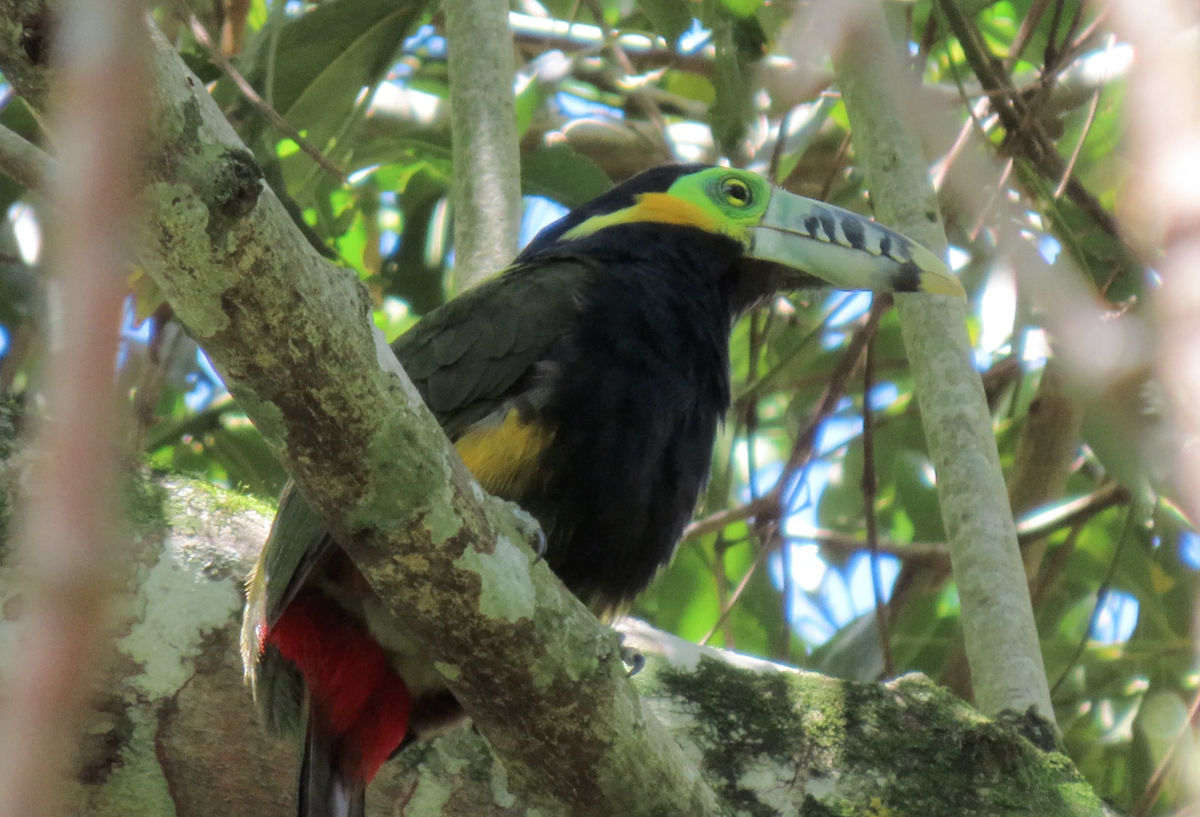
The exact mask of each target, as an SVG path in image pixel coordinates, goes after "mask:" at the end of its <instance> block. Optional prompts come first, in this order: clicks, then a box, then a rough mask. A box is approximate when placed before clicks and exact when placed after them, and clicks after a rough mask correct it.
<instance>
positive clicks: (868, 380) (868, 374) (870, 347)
mask: <svg viewBox="0 0 1200 817" xmlns="http://www.w3.org/2000/svg"><path fill="white" fill-rule="evenodd" d="M877 308H878V304H876V305H874V306H872V309H877ZM874 364H875V335H874V333H872V335H871V338H870V339H869V340H868V341H867V351H866V358H865V360H864V361H863V396H862V421H863V430H862V434H863V436H862V447H863V471H862V494H863V515H864V518H865V519H866V524H867V550H868V552H869V553H870V554H871V588H872V589H873V590H874V591H875V624H876V626H877V627H878V628H879V650H880V653H881V654H882V655H883V677H884V678H891V677H892V676H893V675H895V674H896V662H895V659H894V658H893V657H892V640H891V627H890V626H889V624H888V607H887V602H886V601H885V599H884V597H883V577H882V576H881V575H880V572H879V528H878V521H877V520H876V518H875V499H876V495H877V493H878V490H879V481H878V479H877V478H876V474H875V424H874V422H873V419H874V418H873V416H872V415H873V413H874V412H873V410H872V408H871V389H872V388H874V385H875V365H874Z"/></svg>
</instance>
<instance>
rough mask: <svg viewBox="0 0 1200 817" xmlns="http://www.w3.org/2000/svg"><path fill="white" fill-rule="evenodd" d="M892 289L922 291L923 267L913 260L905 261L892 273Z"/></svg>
mask: <svg viewBox="0 0 1200 817" xmlns="http://www.w3.org/2000/svg"><path fill="white" fill-rule="evenodd" d="M892 289H894V290H895V291H896V292H920V291H921V268H920V267H918V266H917V265H916V263H915V262H913V261H905V262H904V263H903V264H901V265H900V268H899V269H897V270H896V272H895V273H893V275H892Z"/></svg>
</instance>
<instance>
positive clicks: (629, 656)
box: [620, 633, 646, 678]
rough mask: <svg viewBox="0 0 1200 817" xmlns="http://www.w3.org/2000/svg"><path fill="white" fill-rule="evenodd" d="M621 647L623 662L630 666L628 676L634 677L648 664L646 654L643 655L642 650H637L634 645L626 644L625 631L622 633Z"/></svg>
mask: <svg viewBox="0 0 1200 817" xmlns="http://www.w3.org/2000/svg"><path fill="white" fill-rule="evenodd" d="M620 649H621V663H623V664H624V665H625V666H627V667H629V672H628V673H626V677H628V678H632V677H633V676H635V675H637V674H638V673H639V672H641V671H642V668H643V667H645V666H646V656H644V655H642V653H641V651H640V650H636V649H634V648H633V647H626V646H625V634H624V633H621V647H620Z"/></svg>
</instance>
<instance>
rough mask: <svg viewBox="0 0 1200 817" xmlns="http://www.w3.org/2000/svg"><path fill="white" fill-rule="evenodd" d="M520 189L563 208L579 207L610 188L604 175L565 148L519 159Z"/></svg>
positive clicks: (542, 150) (554, 147)
mask: <svg viewBox="0 0 1200 817" xmlns="http://www.w3.org/2000/svg"><path fill="white" fill-rule="evenodd" d="M521 187H522V189H523V190H524V192H526V193H528V194H530V195H534V196H545V197H546V198H548V199H553V200H554V201H557V202H558V203H560V204H562V205H565V206H566V207H578V206H579V205H581V204H585V203H587V202H589V201H591V200H592V199H594V198H596V196H599V195H600V194H601V193H603V192H604V191H606V190H608V189H609V188H610V187H612V182H610V181H609V179H608V176H606V175H604V171H603V170H601V169H600V167H599V166H598V165H597V164H596V163H595V162H593V161H592V160H591V159H589V158H588V157H586V156H584V155H583V154H581V153H576V152H575V151H574V150H572V149H571V148H569V147H567V146H566V145H550V146H548V147H543V148H538V149H537V150H535V151H534V152H533V153H530V154H529V155H528V156H525V157H523V158H522V159H521Z"/></svg>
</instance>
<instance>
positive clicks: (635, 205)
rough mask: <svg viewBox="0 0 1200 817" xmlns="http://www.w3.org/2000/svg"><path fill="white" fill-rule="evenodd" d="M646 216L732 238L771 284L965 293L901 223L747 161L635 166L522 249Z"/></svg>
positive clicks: (615, 228) (612, 232)
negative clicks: (798, 189) (806, 189)
mask: <svg viewBox="0 0 1200 817" xmlns="http://www.w3.org/2000/svg"><path fill="white" fill-rule="evenodd" d="M646 223H654V224H668V225H676V226H679V227H684V228H690V229H698V230H702V231H704V232H706V233H712V234H718V235H722V236H725V237H727V238H730V239H732V240H733V241H735V242H737V244H738V245H740V246H741V248H742V257H743V258H744V259H745V260H747V261H749V262H751V263H750V264H748V265H745V268H746V270H747V273H748V274H751V275H753V276H754V277H755V279H756V280H758V281H760V282H762V286H763V288H765V289H770V290H781V289H803V288H810V287H813V286H814V285H816V286H819V285H821V283H822V282H823V283H824V285H825V286H832V287H835V288H837V289H870V290H877V291H881V292H936V293H941V294H945V295H955V296H958V297H960V298H964V297H966V295H965V292H964V291H963V288H962V284H960V283H959V281H958V278H956V277H955V276H954V274H953V273H952V272H951V271H950V270H949V268H948V267H947V266H946V264H945V263H943V262H942V260H941V259H939V258H938V257H937V256H936V255H934V254H933V253H932V252H930V251H929V250H927V249H926V248H925V247H922V246H921V245H920V244H918V243H916V242H915V241H913V240H911V239H909V238H907V237H905V236H903V235H901V234H900V233H897V232H896V231H894V230H890V229H888V228H887V227H884V226H883V225H881V224H878V223H877V222H874V221H872V220H870V219H868V218H865V217H863V216H860V215H858V214H857V213H853V212H851V211H849V210H844V209H842V208H840V207H835V206H833V205H830V204H825V203H823V202H820V201H815V200H813V199H808V198H804V197H803V196H797V195H796V194H794V193H789V192H787V191H786V190H782V189H780V188H778V187H776V186H774V185H772V184H770V183H769V182H768V181H767V180H766V179H764V178H762V177H761V176H759V175H757V174H755V173H752V172H750V171H747V170H738V169H735V168H728V167H711V166H708V165H666V166H663V167H657V168H654V169H652V170H648V171H646V172H645V173H642V174H640V175H638V176H635V177H633V178H632V179H630V180H628V181H626V182H624V183H623V184H621V185H618V186H617V187H614V188H613V189H612V190H609V191H608V192H607V193H604V194H603V195H601V196H598V197H597V198H595V199H593V200H592V201H590V202H588V203H587V204H585V205H583V206H582V207H579V208H577V209H575V210H573V211H572V212H571V213H569V214H567V215H566V216H564V217H563V218H562V219H560V220H559V221H558V222H556V223H554V224H552V225H550V226H549V227H547V228H546V229H545V230H543V231H542V233H541V234H539V235H538V237H537V238H536V239H535V240H534V242H533V243H532V244H531V245H530V246H529V247H528V248H526V250H525V252H524V253H522V258H531V257H533V256H536V255H538V254H540V253H543V252H547V251H552V250H554V249H557V250H562V249H568V248H569V247H570V245H571V244H573V243H575V242H587V243H589V244H590V243H592V242H593V241H594V240H596V239H600V238H602V237H603V238H611V239H613V240H620V231H621V228H622V227H623V226H628V225H631V224H646ZM518 260H522V259H518ZM763 294H766V293H765V292H764V293H763Z"/></svg>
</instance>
